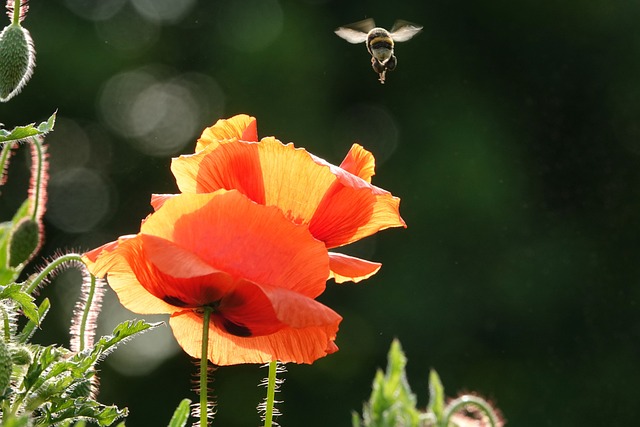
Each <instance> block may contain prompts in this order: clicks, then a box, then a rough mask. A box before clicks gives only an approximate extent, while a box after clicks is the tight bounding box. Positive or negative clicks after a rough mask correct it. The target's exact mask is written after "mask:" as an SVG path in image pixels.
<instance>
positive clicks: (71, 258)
mask: <svg viewBox="0 0 640 427" xmlns="http://www.w3.org/2000/svg"><path fill="white" fill-rule="evenodd" d="M67 262H82V256H80V255H79V254H66V255H62V256H60V257H58V258H56V259H54V260H53V261H51V262H50V263H49V264H48V265H47V266H46V267H45V268H44V270H42V271H41V272H40V274H38V275H37V276H36V277H35V278H34V279H33V280H31V283H30V284H29V286H28V287H27V288H26V289H25V290H24V291H25V292H26V293H28V294H32V293H33V291H35V290H36V289H37V288H38V286H40V283H42V281H43V280H44V279H46V278H47V276H48V275H49V274H51V273H52V272H53V271H55V269H56V268H58V267H60V266H61V265H62V264H64V263H67Z"/></svg>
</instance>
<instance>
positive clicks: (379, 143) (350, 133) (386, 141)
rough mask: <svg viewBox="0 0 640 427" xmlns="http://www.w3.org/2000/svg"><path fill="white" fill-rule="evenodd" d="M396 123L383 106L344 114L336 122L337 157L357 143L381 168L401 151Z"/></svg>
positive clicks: (363, 107)
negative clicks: (381, 165) (371, 155)
mask: <svg viewBox="0 0 640 427" xmlns="http://www.w3.org/2000/svg"><path fill="white" fill-rule="evenodd" d="M398 138H399V131H398V125H397V123H396V119H395V118H394V117H393V116H392V115H391V113H390V112H389V110H388V109H387V108H385V107H383V106H382V105H377V104H360V105H354V106H352V107H351V108H349V109H347V110H346V111H344V112H343V113H342V114H341V115H340V117H338V119H337V120H336V124H335V128H334V141H335V142H334V143H335V144H336V147H335V150H336V152H337V153H341V152H343V151H344V147H345V146H347V147H350V146H351V144H352V143H354V142H357V143H358V144H360V145H362V146H363V147H364V148H366V149H367V150H369V151H371V152H372V153H373V154H374V156H375V158H376V164H377V165H380V164H382V163H383V162H384V161H385V160H386V159H388V158H389V157H390V156H391V155H392V154H393V152H394V151H395V150H396V148H397V147H398Z"/></svg>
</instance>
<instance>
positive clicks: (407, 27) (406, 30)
mask: <svg viewBox="0 0 640 427" xmlns="http://www.w3.org/2000/svg"><path fill="white" fill-rule="evenodd" d="M420 31H422V26H420V25H416V24H414V23H411V22H409V21H403V20H402V19H398V20H397V21H396V22H395V23H394V24H393V27H392V28H391V38H392V39H393V41H396V42H406V41H407V40H409V39H410V38H411V37H413V36H415V35H416V34H418V33H419V32H420Z"/></svg>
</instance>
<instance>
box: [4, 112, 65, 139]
mask: <svg viewBox="0 0 640 427" xmlns="http://www.w3.org/2000/svg"><path fill="white" fill-rule="evenodd" d="M55 123H56V113H55V112H54V113H53V114H52V115H51V117H49V119H47V121H46V122H42V123H40V124H39V125H38V126H34V125H35V123H31V124H29V125H26V126H17V127H15V128H14V129H13V130H11V131H7V130H5V129H0V143H3V142H11V141H20V140H23V139H25V138H29V137H31V136H37V135H45V134H46V133H48V132H51V131H52V130H53V127H54V125H55Z"/></svg>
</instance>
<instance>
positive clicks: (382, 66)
mask: <svg viewBox="0 0 640 427" xmlns="http://www.w3.org/2000/svg"><path fill="white" fill-rule="evenodd" d="M397 64H398V60H397V59H396V56H395V55H391V57H390V58H389V59H388V60H386V61H385V62H384V63H382V62H380V61H378V60H377V59H376V58H374V57H371V67H372V68H373V71H375V72H376V73H378V76H379V79H378V80H380V83H382V84H384V79H385V75H386V73H387V71H393V70H394V69H395V68H396V65H397Z"/></svg>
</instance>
